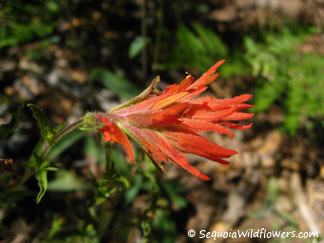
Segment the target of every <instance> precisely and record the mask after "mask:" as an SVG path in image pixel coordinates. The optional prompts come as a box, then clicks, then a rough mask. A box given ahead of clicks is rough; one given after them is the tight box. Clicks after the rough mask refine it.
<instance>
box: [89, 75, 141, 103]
mask: <svg viewBox="0 0 324 243" xmlns="http://www.w3.org/2000/svg"><path fill="white" fill-rule="evenodd" d="M90 78H91V79H95V80H99V81H101V82H102V83H103V85H105V86H106V88H107V89H109V90H111V91H112V92H113V93H114V94H116V95H118V96H120V97H123V98H125V99H130V98H132V97H134V96H136V95H137V94H138V93H139V90H138V89H137V88H136V86H135V85H133V84H132V83H131V82H130V81H129V80H127V79H125V78H124V77H122V76H120V75H117V74H115V73H113V72H110V71H107V70H102V69H94V70H93V71H92V72H91V73H90Z"/></svg>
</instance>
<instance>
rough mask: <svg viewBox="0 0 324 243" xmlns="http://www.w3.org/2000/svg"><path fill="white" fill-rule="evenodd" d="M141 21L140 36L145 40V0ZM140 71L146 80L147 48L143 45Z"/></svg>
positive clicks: (144, 1) (143, 1)
mask: <svg viewBox="0 0 324 243" xmlns="http://www.w3.org/2000/svg"><path fill="white" fill-rule="evenodd" d="M141 10H142V23H141V33H142V38H143V40H144V41H146V38H147V26H146V0H142V7H141ZM142 71H143V78H144V80H146V75H147V48H146V45H144V47H143V50H142Z"/></svg>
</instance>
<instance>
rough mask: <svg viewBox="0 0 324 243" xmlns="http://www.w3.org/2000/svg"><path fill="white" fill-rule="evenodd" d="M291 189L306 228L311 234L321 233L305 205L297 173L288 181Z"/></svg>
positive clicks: (304, 197)
mask: <svg viewBox="0 0 324 243" xmlns="http://www.w3.org/2000/svg"><path fill="white" fill-rule="evenodd" d="M290 185H291V189H292V192H293V195H294V198H295V200H296V204H297V206H298V209H299V212H300V214H301V216H302V218H303V219H304V221H305V222H306V223H307V226H308V228H309V229H310V231H312V232H318V233H320V232H321V229H320V227H319V225H318V223H317V222H316V219H315V217H314V214H313V213H312V212H311V210H310V209H309V207H308V205H307V200H306V196H305V193H304V191H303V188H302V183H301V179H300V175H299V174H298V173H294V174H292V176H291V181H290Z"/></svg>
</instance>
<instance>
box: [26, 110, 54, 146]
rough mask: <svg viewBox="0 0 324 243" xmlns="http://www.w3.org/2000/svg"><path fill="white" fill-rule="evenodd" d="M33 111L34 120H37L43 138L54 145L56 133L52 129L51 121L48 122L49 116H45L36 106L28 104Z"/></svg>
mask: <svg viewBox="0 0 324 243" xmlns="http://www.w3.org/2000/svg"><path fill="white" fill-rule="evenodd" d="M27 106H28V107H29V108H30V109H31V111H32V112H33V116H34V118H35V119H36V120H37V122H38V125H39V128H40V130H41V134H42V137H43V138H44V139H45V141H46V142H47V143H48V144H50V145H53V143H54V135H55V134H54V131H53V130H52V128H51V124H50V121H49V120H48V118H47V116H46V115H45V114H44V112H43V111H42V110H41V109H40V108H38V107H37V106H36V105H34V104H28V105H27Z"/></svg>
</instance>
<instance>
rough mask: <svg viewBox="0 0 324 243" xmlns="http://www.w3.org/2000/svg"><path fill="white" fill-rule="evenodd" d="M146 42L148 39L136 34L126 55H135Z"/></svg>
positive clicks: (132, 56)
mask: <svg viewBox="0 0 324 243" xmlns="http://www.w3.org/2000/svg"><path fill="white" fill-rule="evenodd" d="M148 42H149V40H148V39H145V38H143V37H141V36H137V37H136V38H135V40H133V42H132V43H131V44H130V46H129V51H128V56H129V57H130V58H134V57H136V56H137V55H138V54H139V53H140V52H141V50H142V49H143V48H144V47H145V46H146V45H147V43H148Z"/></svg>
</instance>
